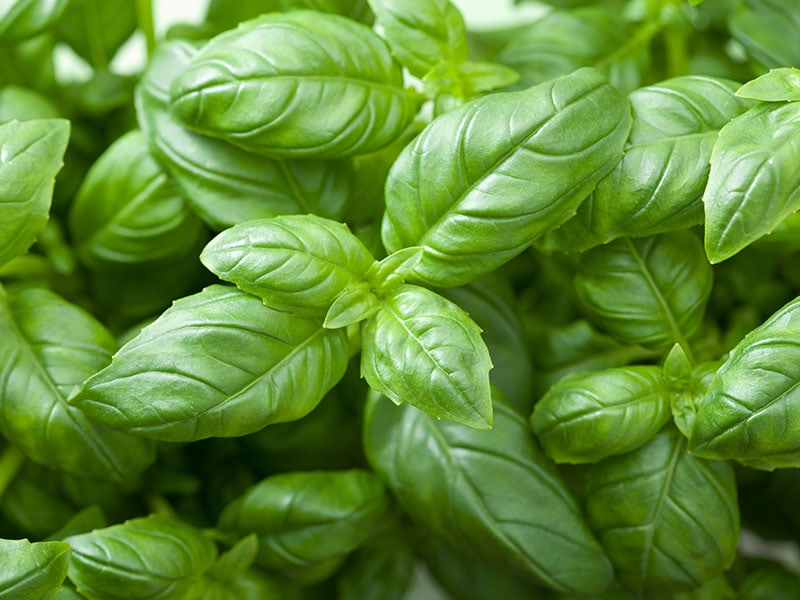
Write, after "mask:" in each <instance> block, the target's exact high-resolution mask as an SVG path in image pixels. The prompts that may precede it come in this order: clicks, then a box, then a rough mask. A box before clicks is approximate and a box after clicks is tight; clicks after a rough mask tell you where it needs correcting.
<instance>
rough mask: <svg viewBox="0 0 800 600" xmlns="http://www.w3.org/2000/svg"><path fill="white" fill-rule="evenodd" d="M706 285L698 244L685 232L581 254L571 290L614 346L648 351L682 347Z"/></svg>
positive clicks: (707, 288) (693, 327)
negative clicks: (620, 343)
mask: <svg viewBox="0 0 800 600" xmlns="http://www.w3.org/2000/svg"><path fill="white" fill-rule="evenodd" d="M711 284H712V272H711V268H710V267H709V265H708V263H707V262H706V259H705V256H704V255H703V250H702V248H701V246H700V242H699V240H698V239H697V238H696V237H695V236H694V235H693V234H692V233H691V232H688V231H676V232H672V233H668V234H662V235H658V236H653V237H649V238H640V239H636V240H630V239H627V238H626V239H621V240H617V241H615V242H612V243H610V244H608V245H606V246H601V247H598V248H595V249H593V250H590V251H588V252H586V253H584V254H583V255H581V257H580V264H579V268H578V272H577V274H576V275H575V291H576V292H577V294H578V297H579V298H580V299H581V303H582V305H583V307H584V309H585V310H586V311H587V312H588V313H589V315H590V316H591V317H592V318H593V319H594V320H595V321H596V322H597V323H599V324H600V325H602V326H603V327H604V328H606V329H607V330H608V331H609V333H611V335H613V336H614V337H616V338H617V339H619V340H620V341H623V342H627V343H633V344H641V345H643V346H648V347H663V346H666V345H669V344H672V343H675V342H678V343H680V344H681V345H682V346H684V347H686V340H687V339H688V338H689V337H691V335H692V334H693V333H694V332H695V331H696V330H697V327H698V326H699V325H700V321H701V320H702V318H703V312H704V310H705V307H706V303H707V302H708V298H709V295H710V293H711Z"/></svg>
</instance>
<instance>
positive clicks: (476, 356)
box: [361, 285, 492, 429]
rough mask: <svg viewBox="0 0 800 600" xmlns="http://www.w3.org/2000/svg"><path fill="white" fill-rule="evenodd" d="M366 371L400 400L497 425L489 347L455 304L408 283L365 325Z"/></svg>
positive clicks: (382, 389) (479, 425)
mask: <svg viewBox="0 0 800 600" xmlns="http://www.w3.org/2000/svg"><path fill="white" fill-rule="evenodd" d="M361 335H362V354H361V375H362V377H364V379H365V380H366V381H367V383H368V384H369V386H370V387H371V388H372V389H374V390H376V391H378V392H381V393H382V394H386V396H388V397H389V398H391V399H392V401H394V402H395V403H397V404H400V403H403V402H406V403H408V404H412V405H413V406H416V407H418V408H420V409H422V410H424V411H425V412H427V413H429V414H431V415H433V416H435V417H439V418H444V419H452V420H453V421H457V422H459V423H463V424H465V425H469V426H470V427H476V428H479V429H486V428H489V427H491V425H492V402H491V393H490V390H489V370H490V369H491V367H492V363H491V358H490V357H489V351H488V350H487V348H486V346H485V345H484V343H483V340H482V339H481V336H480V329H479V328H478V326H477V325H476V324H475V323H474V322H473V321H472V320H471V319H470V318H469V316H468V315H467V314H466V313H465V312H464V311H463V310H461V309H460V308H458V307H457V306H456V305H455V304H453V303H452V302H450V301H449V300H446V299H445V298H443V297H442V296H439V295H438V294H436V293H434V292H431V291H429V290H427V289H425V288H421V287H417V286H413V285H402V286H400V287H399V288H397V289H396V290H394V291H393V292H392V293H390V294H389V295H387V296H385V297H384V298H382V302H381V308H380V309H379V310H378V312H377V313H376V314H375V315H374V316H373V317H371V318H370V319H369V320H368V321H366V322H364V324H363V325H362V328H361Z"/></svg>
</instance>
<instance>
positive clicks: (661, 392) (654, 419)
mask: <svg viewBox="0 0 800 600" xmlns="http://www.w3.org/2000/svg"><path fill="white" fill-rule="evenodd" d="M670 416H671V413H670V398H669V394H668V390H667V387H666V386H665V385H664V379H663V377H662V374H661V369H660V368H659V367H655V366H636V367H620V368H616V369H606V370H605V371H595V372H588V373H575V374H573V375H569V376H567V377H565V378H564V379H562V380H561V381H559V382H558V383H556V384H555V385H554V386H553V387H551V388H550V389H549V390H548V392H547V393H546V394H545V395H544V396H543V397H542V398H541V400H539V401H538V402H537V403H536V406H535V407H534V411H533V414H532V415H531V419H530V421H531V427H532V428H533V432H534V433H535V434H536V436H537V437H538V438H539V441H540V442H541V443H542V446H543V447H544V451H545V452H546V453H547V455H548V456H549V457H550V458H552V459H553V460H554V461H556V462H559V463H565V462H566V463H573V464H576V463H587V462H598V461H600V460H602V459H604V458H606V457H608V456H613V455H616V454H624V453H626V452H630V451H631V450H635V449H636V448H639V447H640V446H642V445H643V444H645V443H647V442H648V441H650V439H651V438H652V437H653V436H654V435H655V434H656V433H658V430H659V429H661V427H662V426H663V425H664V424H665V423H667V421H669V419H670Z"/></svg>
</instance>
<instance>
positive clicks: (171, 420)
mask: <svg viewBox="0 0 800 600" xmlns="http://www.w3.org/2000/svg"><path fill="white" fill-rule="evenodd" d="M348 358H349V348H348V343H347V337H346V334H345V332H344V330H341V329H336V330H330V329H323V327H322V324H321V323H320V322H319V321H313V320H308V319H303V318H301V317H296V316H294V315H291V314H289V313H285V312H280V311H276V310H272V309H270V308H267V307H266V306H264V305H263V304H262V302H261V301H260V300H259V299H258V298H256V297H255V296H251V295H250V294H247V293H245V292H242V291H240V290H238V289H236V288H230V287H224V286H219V285H215V286H211V287H209V288H206V289H205V290H204V291H202V292H200V293H199V294H195V295H193V296H189V297H187V298H183V299H181V300H178V301H176V302H175V303H174V305H173V306H172V308H170V309H168V310H167V311H166V312H164V313H163V314H162V315H161V316H160V317H159V318H158V319H157V320H156V321H155V322H154V323H152V324H151V325H149V326H147V327H145V328H144V329H143V330H142V332H141V333H140V334H139V335H138V336H137V337H135V338H134V339H133V340H131V341H130V342H128V343H127V344H126V345H125V346H123V347H122V349H121V350H120V351H119V352H118V353H117V354H116V355H115V356H114V360H113V361H112V363H111V364H110V365H109V366H108V367H106V368H105V369H103V370H102V371H100V372H99V373H97V374H96V375H94V376H93V377H91V378H90V379H89V380H88V381H87V382H86V384H85V385H84V386H83V388H82V390H81V391H80V393H78V394H77V396H75V397H73V398H72V399H71V402H73V403H74V404H75V405H76V406H79V407H81V408H83V409H85V410H86V411H87V412H89V413H90V414H91V415H93V416H95V417H96V418H98V419H100V420H102V421H104V422H106V423H108V424H109V425H111V426H113V427H115V428H117V429H122V430H126V431H132V432H135V433H137V434H139V435H146V436H149V437H153V438H156V439H164V440H175V441H178V440H182V441H188V440H197V439H201V438H206V437H212V436H238V435H244V434H246V433H250V432H253V431H257V430H259V429H261V428H262V427H264V426H266V425H268V424H270V423H279V422H284V421H291V420H293V419H299V418H300V417H302V416H304V415H305V414H307V413H308V412H309V411H311V410H313V408H314V407H315V406H316V405H317V404H318V403H319V401H320V400H321V399H322V397H323V396H324V395H325V393H326V392H327V391H328V390H329V389H331V387H333V385H334V384H336V382H337V381H339V379H340V378H341V377H342V375H343V374H344V371H345V368H346V366H347V362H348Z"/></svg>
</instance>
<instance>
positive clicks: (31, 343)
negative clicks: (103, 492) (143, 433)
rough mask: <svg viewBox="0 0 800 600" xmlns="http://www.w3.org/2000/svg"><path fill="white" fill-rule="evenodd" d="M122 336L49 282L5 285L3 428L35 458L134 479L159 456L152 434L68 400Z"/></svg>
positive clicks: (0, 312) (0, 388)
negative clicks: (107, 420) (9, 288)
mask: <svg viewBox="0 0 800 600" xmlns="http://www.w3.org/2000/svg"><path fill="white" fill-rule="evenodd" d="M115 349H116V343H115V342H114V340H113V338H112V337H111V336H110V334H109V333H108V332H107V331H106V330H105V328H104V327H103V326H102V325H101V324H100V323H99V322H97V321H96V320H95V319H94V318H92V317H91V316H90V315H89V314H88V313H86V312H84V311H83V310H82V309H80V308H78V307H77V306H74V305H72V304H70V303H68V302H67V301H65V300H63V299H61V298H60V297H58V296H57V295H55V294H54V293H52V292H49V291H46V290H43V289H28V290H23V291H21V292H19V293H18V294H16V295H14V296H13V297H11V298H8V297H7V296H6V294H5V293H4V292H3V291H2V289H0V364H3V365H5V368H4V369H2V371H0V430H2V432H3V435H4V436H5V437H6V438H7V439H8V440H9V441H11V442H12V443H13V444H14V445H15V446H17V447H18V448H19V449H20V451H21V452H22V453H23V454H25V455H26V456H27V457H28V458H30V459H31V460H33V461H35V462H37V463H39V464H42V465H46V466H48V467H51V468H55V469H59V470H62V471H66V472H68V473H72V474H74V475H78V476H81V477H89V478H94V479H103V480H108V481H113V482H116V483H128V482H129V481H130V480H131V479H132V478H133V477H135V476H137V475H138V474H139V473H141V471H142V470H144V468H145V467H147V466H148V465H149V464H150V463H151V462H153V460H154V459H155V452H154V448H153V444H152V443H151V442H150V441H148V440H142V439H140V438H137V437H134V436H130V435H125V434H122V433H120V432H119V431H116V430H113V429H111V428H110V427H107V426H106V425H104V424H102V423H98V422H95V421H93V420H92V419H90V418H89V417H88V416H87V415H86V414H84V413H83V411H81V410H79V409H77V408H75V407H74V406H71V405H69V404H68V403H67V397H68V396H69V395H70V393H71V392H72V391H73V389H74V388H75V387H77V386H79V385H81V384H82V383H83V381H84V380H85V379H86V378H88V377H89V376H90V375H92V374H93V373H95V372H96V371H98V370H99V369H101V368H103V367H104V366H105V365H107V364H108V362H109V361H110V360H111V354H112V353H113V352H114V350H115Z"/></svg>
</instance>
